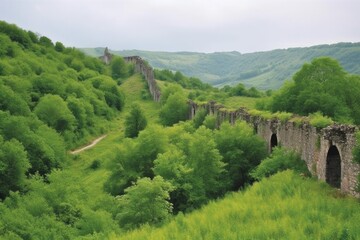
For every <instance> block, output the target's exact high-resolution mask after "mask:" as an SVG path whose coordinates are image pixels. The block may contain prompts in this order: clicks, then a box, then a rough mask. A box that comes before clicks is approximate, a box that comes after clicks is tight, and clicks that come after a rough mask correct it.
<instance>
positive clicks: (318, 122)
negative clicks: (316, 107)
mask: <svg viewBox="0 0 360 240" xmlns="http://www.w3.org/2000/svg"><path fill="white" fill-rule="evenodd" d="M309 117H310V124H311V125H312V126H314V127H316V128H325V127H327V126H329V125H331V124H333V123H334V122H333V120H331V118H329V117H326V116H323V115H322V114H321V113H320V112H316V113H314V114H310V116H309Z"/></svg>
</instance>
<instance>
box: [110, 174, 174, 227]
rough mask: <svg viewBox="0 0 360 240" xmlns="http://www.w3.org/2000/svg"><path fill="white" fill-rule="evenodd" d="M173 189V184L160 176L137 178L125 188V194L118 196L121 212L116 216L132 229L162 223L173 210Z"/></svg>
mask: <svg viewBox="0 0 360 240" xmlns="http://www.w3.org/2000/svg"><path fill="white" fill-rule="evenodd" d="M172 190H173V187H172V185H171V184H170V183H168V182H166V181H165V180H164V179H163V178H162V177H160V176H157V177H155V178H154V179H153V180H151V179H150V178H141V179H139V180H137V182H136V183H135V184H134V185H133V186H131V187H129V188H127V189H125V195H123V196H121V197H119V198H118V208H119V210H118V211H119V213H118V214H117V215H116V218H117V219H118V221H119V224H120V226H121V227H123V228H125V229H132V228H136V227H139V226H141V225H144V224H151V225H157V224H160V223H162V222H163V221H164V220H166V219H167V218H168V217H169V216H170V214H171V212H172V204H171V203H170V202H169V201H168V200H169V198H170V195H169V192H171V191H172Z"/></svg>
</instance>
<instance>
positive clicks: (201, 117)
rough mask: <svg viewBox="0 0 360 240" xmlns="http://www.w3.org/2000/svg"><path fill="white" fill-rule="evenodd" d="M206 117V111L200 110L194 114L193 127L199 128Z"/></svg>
mask: <svg viewBox="0 0 360 240" xmlns="http://www.w3.org/2000/svg"><path fill="white" fill-rule="evenodd" d="M206 116H207V111H206V109H200V110H199V111H198V112H197V113H196V114H195V117H194V119H193V123H194V127H195V128H199V127H200V126H201V125H202V124H203V122H204V120H205V117H206Z"/></svg>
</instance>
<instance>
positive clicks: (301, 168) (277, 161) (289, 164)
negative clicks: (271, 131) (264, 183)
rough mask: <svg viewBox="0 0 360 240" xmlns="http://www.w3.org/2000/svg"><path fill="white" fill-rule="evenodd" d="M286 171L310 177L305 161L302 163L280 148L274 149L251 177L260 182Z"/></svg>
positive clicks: (297, 156) (292, 152)
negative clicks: (290, 170) (289, 170)
mask: <svg viewBox="0 0 360 240" xmlns="http://www.w3.org/2000/svg"><path fill="white" fill-rule="evenodd" d="M287 169H292V170H294V171H295V172H297V173H301V174H304V175H307V176H310V172H309V170H308V168H307V166H306V163H305V161H303V160H302V159H301V158H300V156H299V155H298V154H297V153H295V152H294V151H291V150H288V149H285V148H280V147H276V148H274V149H273V152H272V154H271V156H270V157H268V158H266V159H264V160H263V161H262V162H261V163H260V165H259V166H257V167H256V168H255V169H254V171H252V172H251V176H252V177H254V178H255V179H259V180H260V179H262V178H264V177H269V176H271V175H273V174H275V173H277V172H280V171H284V170H287Z"/></svg>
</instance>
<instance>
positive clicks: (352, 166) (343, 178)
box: [189, 101, 360, 197]
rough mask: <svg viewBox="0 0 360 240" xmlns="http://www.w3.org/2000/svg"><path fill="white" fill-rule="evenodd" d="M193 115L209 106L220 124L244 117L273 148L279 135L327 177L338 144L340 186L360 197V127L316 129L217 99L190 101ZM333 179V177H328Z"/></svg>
mask: <svg viewBox="0 0 360 240" xmlns="http://www.w3.org/2000/svg"><path fill="white" fill-rule="evenodd" d="M189 105H190V112H189V118H190V119H192V118H193V117H194V116H195V114H196V112H197V111H198V110H199V109H206V110H207V112H208V113H209V114H212V115H215V116H216V118H217V124H218V126H219V125H220V124H221V123H222V122H224V121H228V122H230V123H231V124H234V123H235V121H236V120H238V119H241V120H244V121H246V122H248V123H249V124H250V125H252V126H253V127H254V131H255V132H256V133H257V134H258V135H259V136H261V137H262V138H263V139H264V140H265V141H266V142H267V144H268V150H269V152H270V151H271V147H272V146H271V145H272V142H271V138H272V137H273V138H275V139H276V140H277V141H276V142H277V144H278V145H281V146H284V147H287V148H290V149H293V150H295V151H296V152H298V153H299V154H300V155H301V158H302V159H303V160H305V162H306V164H307V166H308V169H309V170H310V172H311V173H312V174H313V175H314V176H316V177H317V178H318V179H320V180H323V181H327V179H329V176H330V174H331V173H330V170H329V167H328V166H329V165H328V164H329V162H330V160H329V149H330V148H331V147H332V146H335V147H336V149H337V150H338V152H339V155H340V161H341V162H340V164H339V170H338V171H339V181H340V183H339V187H340V189H341V191H342V192H345V193H349V194H351V195H353V196H356V197H360V194H359V193H358V192H356V191H355V188H356V186H357V176H358V174H359V173H360V166H359V164H357V163H354V162H353V161H352V160H353V154H352V150H353V148H354V146H355V133H356V132H357V131H358V129H357V127H355V126H350V125H339V124H334V125H332V126H329V127H327V128H323V129H316V128H315V127H313V126H311V125H310V124H309V123H307V122H303V123H301V124H296V123H295V122H291V120H290V121H286V122H281V121H280V120H279V119H270V120H266V119H262V118H261V117H259V116H251V115H250V114H249V113H248V111H247V110H246V109H245V108H240V109H238V110H235V111H228V110H226V109H225V108H224V107H223V106H222V105H219V104H217V103H216V102H208V103H206V104H202V105H198V104H196V103H194V102H192V101H189ZM328 182H330V180H329V181H328Z"/></svg>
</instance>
